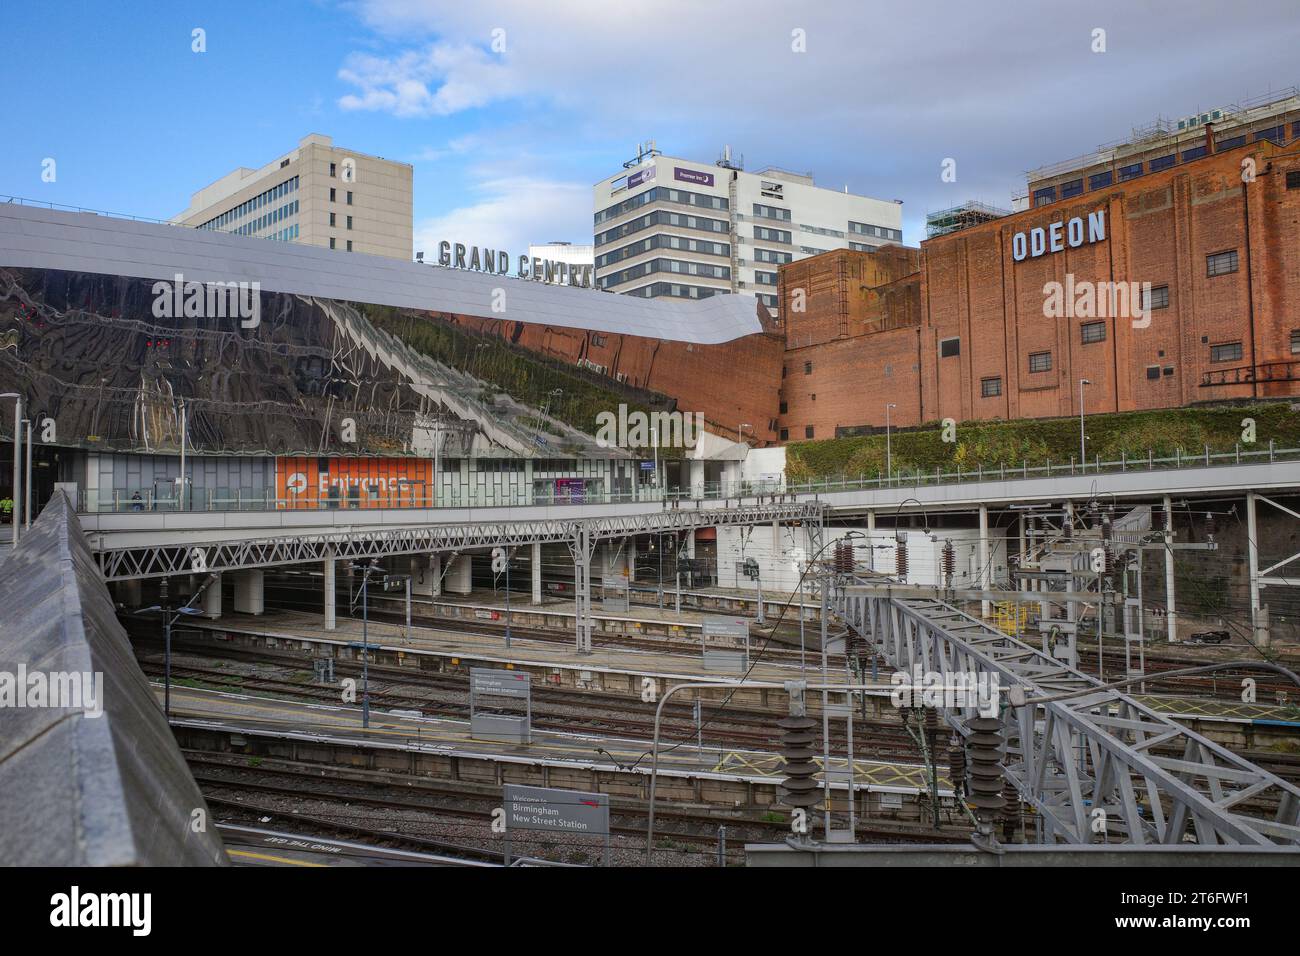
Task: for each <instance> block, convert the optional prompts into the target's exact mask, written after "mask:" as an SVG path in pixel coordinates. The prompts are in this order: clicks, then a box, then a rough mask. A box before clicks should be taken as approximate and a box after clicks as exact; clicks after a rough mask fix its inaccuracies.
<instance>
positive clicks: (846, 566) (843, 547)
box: [835, 541, 853, 574]
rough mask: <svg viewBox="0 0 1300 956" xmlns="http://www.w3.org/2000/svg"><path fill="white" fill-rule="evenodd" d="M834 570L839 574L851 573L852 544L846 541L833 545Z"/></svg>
mask: <svg viewBox="0 0 1300 956" xmlns="http://www.w3.org/2000/svg"><path fill="white" fill-rule="evenodd" d="M835 570H836V571H839V572H840V573H841V574H852V573H853V545H851V544H849V543H848V542H847V541H846V542H844V543H843V544H837V545H836V546H835Z"/></svg>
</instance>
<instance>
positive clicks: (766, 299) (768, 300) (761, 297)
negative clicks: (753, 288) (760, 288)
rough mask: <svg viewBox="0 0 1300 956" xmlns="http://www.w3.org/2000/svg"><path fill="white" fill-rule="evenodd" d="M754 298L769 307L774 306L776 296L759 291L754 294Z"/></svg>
mask: <svg viewBox="0 0 1300 956" xmlns="http://www.w3.org/2000/svg"><path fill="white" fill-rule="evenodd" d="M754 298H755V299H757V300H758V301H759V302H762V303H763V304H764V305H765V306H767V307H768V308H769V309H775V308H776V296H774V295H766V294H764V293H762V292H759V293H756V294H755V295H754Z"/></svg>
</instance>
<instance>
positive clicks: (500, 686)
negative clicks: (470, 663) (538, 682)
mask: <svg viewBox="0 0 1300 956" xmlns="http://www.w3.org/2000/svg"><path fill="white" fill-rule="evenodd" d="M469 681H470V693H471V694H473V695H474V696H476V697H477V696H491V697H511V698H514V699H516V700H527V699H528V697H529V694H530V693H531V688H532V675H531V674H526V673H524V672H523V671H506V670H498V669H496V668H490V667H472V668H470V672H469Z"/></svg>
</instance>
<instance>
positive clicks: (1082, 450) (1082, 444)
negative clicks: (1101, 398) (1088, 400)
mask: <svg viewBox="0 0 1300 956" xmlns="http://www.w3.org/2000/svg"><path fill="white" fill-rule="evenodd" d="M1091 384H1092V381H1091V380H1090V379H1086V378H1081V379H1079V467H1080V468H1087V462H1088V436H1087V435H1085V434H1084V433H1083V387H1084V386H1085V385H1091Z"/></svg>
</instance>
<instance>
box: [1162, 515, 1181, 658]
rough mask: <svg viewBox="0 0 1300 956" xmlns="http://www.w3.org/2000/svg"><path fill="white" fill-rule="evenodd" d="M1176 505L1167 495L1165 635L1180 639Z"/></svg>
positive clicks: (1170, 639)
mask: <svg viewBox="0 0 1300 956" xmlns="http://www.w3.org/2000/svg"><path fill="white" fill-rule="evenodd" d="M1173 544H1174V505H1173V502H1172V501H1171V500H1170V498H1169V496H1168V495H1165V628H1166V630H1165V636H1166V637H1167V638H1168V640H1169V643H1170V644H1172V643H1174V642H1175V641H1177V640H1178V610H1177V607H1176V605H1175V602H1174V548H1173Z"/></svg>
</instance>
